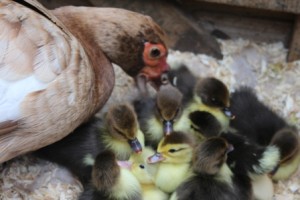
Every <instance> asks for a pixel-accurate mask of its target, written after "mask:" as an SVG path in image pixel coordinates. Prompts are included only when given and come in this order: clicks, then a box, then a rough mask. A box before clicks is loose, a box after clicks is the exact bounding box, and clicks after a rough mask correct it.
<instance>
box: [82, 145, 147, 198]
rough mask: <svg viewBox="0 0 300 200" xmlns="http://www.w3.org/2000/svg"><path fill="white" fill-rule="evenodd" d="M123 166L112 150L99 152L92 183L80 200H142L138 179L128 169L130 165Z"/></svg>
mask: <svg viewBox="0 0 300 200" xmlns="http://www.w3.org/2000/svg"><path fill="white" fill-rule="evenodd" d="M123 162H125V161H123ZM123 166H124V164H123V163H121V162H117V160H116V156H115V154H114V153H113V152H112V151H111V150H104V151H102V152H101V153H99V154H98V155H97V157H96V159H95V162H94V165H93V170H92V172H91V173H92V175H91V177H92V178H91V183H90V184H88V185H87V186H86V187H85V189H84V191H83V192H82V194H81V195H80V197H79V200H98V199H99V200H100V199H105V200H142V199H143V198H142V192H141V191H142V189H141V186H140V184H139V182H138V180H137V179H136V178H135V176H134V175H133V174H132V173H131V172H130V169H128V167H130V166H128V165H127V167H123Z"/></svg>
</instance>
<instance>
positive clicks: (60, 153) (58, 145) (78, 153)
mask: <svg viewBox="0 0 300 200" xmlns="http://www.w3.org/2000/svg"><path fill="white" fill-rule="evenodd" d="M101 123H102V122H101V120H100V119H97V118H92V119H90V120H89V121H88V122H86V123H85V124H82V125H81V126H79V127H78V128H77V129H75V130H74V131H73V132H72V133H70V134H69V135H68V136H67V137H65V138H63V139H62V140H60V141H58V142H55V143H53V144H51V145H49V146H46V147H44V148H41V149H39V150H37V151H36V152H34V153H33V154H34V155H36V156H38V157H39V158H42V159H45V160H48V161H51V162H55V163H58V164H59V165H62V166H64V167H66V168H67V169H69V170H70V171H71V172H72V173H73V174H74V175H76V176H77V177H78V178H79V180H80V181H81V183H82V184H83V185H85V184H86V183H87V182H89V180H90V178H91V172H92V165H87V164H86V163H84V158H85V157H86V156H87V155H89V156H90V157H91V158H95V157H96V155H97V154H98V153H99V152H100V151H101V147H102V146H103V145H100V140H99V127H100V124H101Z"/></svg>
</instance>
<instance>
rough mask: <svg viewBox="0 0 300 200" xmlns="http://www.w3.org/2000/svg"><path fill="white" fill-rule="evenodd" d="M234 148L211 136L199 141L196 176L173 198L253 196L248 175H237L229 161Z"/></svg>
mask: <svg viewBox="0 0 300 200" xmlns="http://www.w3.org/2000/svg"><path fill="white" fill-rule="evenodd" d="M232 150H233V146H232V145H230V144H229V143H228V142H227V141H226V140H225V139H223V138H221V137H211V138H208V139H205V140H204V141H203V142H201V143H199V144H198V145H197V146H196V148H195V150H194V154H193V162H192V169H193V173H194V174H193V175H192V176H191V177H190V178H189V179H187V180H186V181H185V182H183V183H182V184H181V185H180V186H179V187H178V188H177V189H176V191H175V192H174V193H173V194H172V196H171V198H170V199H171V200H187V199H189V200H194V199H195V200H196V199H214V200H241V199H243V200H247V199H252V188H251V183H250V181H249V179H248V181H247V177H246V176H242V175H234V173H233V172H232V171H231V169H230V168H229V167H228V165H227V164H226V160H227V154H228V153H229V152H231V151H232Z"/></svg>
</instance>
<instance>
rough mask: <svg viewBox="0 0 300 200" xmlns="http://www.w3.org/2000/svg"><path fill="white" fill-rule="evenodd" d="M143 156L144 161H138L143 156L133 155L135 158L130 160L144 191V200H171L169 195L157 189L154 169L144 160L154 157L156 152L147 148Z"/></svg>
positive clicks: (133, 171) (133, 172) (132, 169)
mask: <svg viewBox="0 0 300 200" xmlns="http://www.w3.org/2000/svg"><path fill="white" fill-rule="evenodd" d="M142 154H143V156H142V157H140V158H142V159H137V158H136V157H137V156H140V155H141V154H133V157H131V158H130V161H132V167H131V172H132V174H133V175H134V176H135V177H136V178H137V180H138V181H139V183H140V184H141V187H142V191H143V195H142V196H143V200H153V199H157V200H167V199H169V195H168V194H167V193H165V192H163V191H162V190H160V189H159V188H158V187H156V185H155V183H154V177H153V176H152V174H153V167H152V166H150V165H149V164H147V163H146V162H145V161H146V160H145V159H144V158H146V157H148V156H150V155H153V154H154V151H153V150H152V149H149V148H148V147H146V148H145V149H144V150H143V152H142Z"/></svg>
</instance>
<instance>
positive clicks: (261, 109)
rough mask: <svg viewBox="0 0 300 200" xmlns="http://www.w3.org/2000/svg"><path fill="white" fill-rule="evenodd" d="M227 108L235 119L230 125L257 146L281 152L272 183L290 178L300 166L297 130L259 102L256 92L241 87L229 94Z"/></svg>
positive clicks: (299, 145)
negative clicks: (270, 145) (270, 146)
mask: <svg viewBox="0 0 300 200" xmlns="http://www.w3.org/2000/svg"><path fill="white" fill-rule="evenodd" d="M230 109H231V111H232V112H234V114H235V116H236V118H235V119H234V120H231V121H230V126H231V127H232V128H234V129H236V130H237V131H238V133H241V134H243V135H244V136H246V137H247V138H249V139H250V140H251V141H252V142H255V143H257V144H259V145H263V146H266V145H269V144H274V145H276V146H278V147H279V150H280V154H281V156H280V165H279V167H278V169H277V170H276V171H274V172H273V177H272V178H273V179H274V180H282V179H287V178H288V177H290V176H291V175H292V174H293V173H294V172H295V171H296V170H297V168H298V166H299V163H300V150H299V149H300V142H299V135H298V131H297V129H296V128H295V127H292V126H290V125H289V124H288V123H287V122H286V120H285V119H284V118H282V117H281V116H280V115H279V114H277V113H276V112H275V111H273V110H272V109H271V108H270V107H269V106H267V105H266V104H265V103H263V102H262V101H260V100H259V99H258V97H257V96H256V94H255V91H254V90H253V89H251V88H249V87H241V88H239V89H237V90H236V91H235V92H233V93H232V95H231V106H230Z"/></svg>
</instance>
